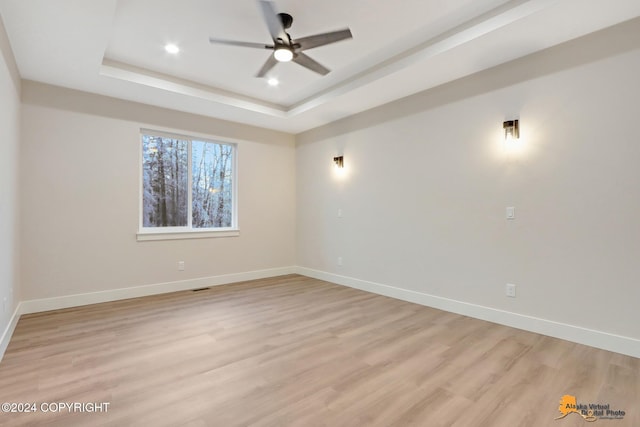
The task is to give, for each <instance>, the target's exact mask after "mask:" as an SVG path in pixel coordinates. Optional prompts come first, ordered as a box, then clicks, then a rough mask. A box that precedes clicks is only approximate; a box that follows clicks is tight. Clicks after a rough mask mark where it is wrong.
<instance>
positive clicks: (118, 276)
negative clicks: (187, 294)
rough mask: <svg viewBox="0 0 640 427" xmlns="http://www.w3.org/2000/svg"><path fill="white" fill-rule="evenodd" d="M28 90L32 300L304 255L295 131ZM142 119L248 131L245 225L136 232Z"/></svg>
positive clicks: (26, 198) (220, 133) (25, 120)
mask: <svg viewBox="0 0 640 427" xmlns="http://www.w3.org/2000/svg"><path fill="white" fill-rule="evenodd" d="M22 99H23V106H22V146H21V167H22V175H21V179H22V181H21V192H20V193H21V206H22V224H23V226H22V231H21V250H22V252H21V254H22V292H23V300H32V299H38V298H50V297H58V296H65V295H73V294H84V293H90V292H96V291H108V290H112V289H118V288H128V287H134V286H141V285H149V284H157V283H165V282H173V281H180V280H190V279H198V278H205V277H212V276H219V275H224V274H233V273H244V272H251V271H258V270H265V269H272V268H280V267H289V266H292V265H294V262H295V253H294V250H295V247H294V244H295V242H294V240H295V239H294V232H295V202H294V196H295V191H294V188H295V183H294V178H295V164H294V162H295V151H294V150H295V147H294V141H293V137H292V136H290V135H287V134H283V133H278V132H273V131H268V130H264V129H258V128H252V127H250V126H244V125H239V124H234V123H230V122H224V121H221V120H215V119H210V118H205V117H199V116H194V115H190V114H186V113H179V112H176V111H171V110H165V109H161V108H156V107H150V106H145V105H142V104H136V103H132V102H127V101H121V100H116V99H112V98H107V97H102V96H97V95H90V94H87V93H82V92H77V91H72V90H66V89H62V88H57V87H53V86H48V85H44V84H39V83H34V82H24V83H23V96H22ZM141 127H144V128H151V129H160V130H173V131H176V132H180V133H183V134H194V133H195V134H197V135H210V136H212V137H220V138H232V139H233V140H240V141H239V143H238V157H239V166H238V185H239V202H238V203H239V205H238V206H239V211H238V212H239V225H240V230H241V235H240V237H229V238H212V239H192V240H172V241H150V242H138V241H136V231H137V227H138V218H139V212H138V209H139V175H140V165H139V149H140V145H139V144H140V142H139V132H140V128H141ZM178 261H185V264H186V270H185V271H182V272H179V271H178V270H177V262H178Z"/></svg>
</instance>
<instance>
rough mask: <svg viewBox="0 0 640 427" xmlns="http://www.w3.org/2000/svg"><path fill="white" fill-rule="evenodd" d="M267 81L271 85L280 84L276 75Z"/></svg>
mask: <svg viewBox="0 0 640 427" xmlns="http://www.w3.org/2000/svg"><path fill="white" fill-rule="evenodd" d="M267 83H268V84H269V86H278V85H279V84H280V82H279V81H278V79H276V78H275V77H271V78H270V79H269V80H267Z"/></svg>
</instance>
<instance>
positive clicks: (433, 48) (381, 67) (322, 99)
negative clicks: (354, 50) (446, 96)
mask: <svg viewBox="0 0 640 427" xmlns="http://www.w3.org/2000/svg"><path fill="white" fill-rule="evenodd" d="M557 1H558V0H511V1H509V2H507V3H504V4H503V5H500V6H498V7H496V8H494V9H492V10H490V11H488V12H486V13H484V14H482V15H480V16H478V17H475V18H474V19H471V20H469V21H467V22H465V23H463V24H461V25H459V26H457V27H455V28H452V29H451V30H448V31H446V32H444V33H442V34H440V35H438V36H436V37H433V38H431V39H429V40H427V41H425V42H423V43H421V44H419V45H417V46H414V47H412V48H409V49H407V50H405V51H403V52H401V53H399V54H397V55H395V56H393V57H392V58H389V59H387V60H385V61H383V62H381V63H379V64H377V65H375V66H373V67H371V68H369V69H367V70H364V71H362V72H360V73H358V74H356V75H354V76H352V77H349V78H347V79H345V80H343V81H342V82H340V83H338V84H336V85H333V86H332V87H329V88H327V89H324V90H321V91H319V92H317V93H316V94H314V95H312V96H310V97H308V98H306V99H304V100H302V101H300V102H297V103H294V104H292V105H289V106H287V105H279V104H274V103H269V102H266V101H263V100H260V99H257V98H251V97H248V96H244V95H241V94H238V93H236V92H231V91H225V90H223V89H219V88H215V87H212V86H207V85H203V84H199V83H196V82H193V81H190V80H184V79H178V78H175V77H172V76H169V75H166V74H162V73H158V72H154V71H151V70H147V69H143V68H139V67H135V66H132V65H129V64H125V63H122V62H118V61H113V60H110V59H108V58H105V59H104V60H103V62H102V65H101V67H100V74H101V75H103V76H106V77H111V78H115V79H120V80H124V81H128V82H132V83H136V84H141V85H145V86H150V87H153V88H156V89H162V90H166V91H169V92H173V93H177V94H181V95H185V96H190V97H195V98H200V99H204V100H207V101H212V102H216V103H220V104H224V105H228V106H232V107H236V108H240V109H244V110H247V111H252V112H257V113H261V114H265V115H268V116H272V117H278V118H290V117H294V116H297V115H299V114H302V113H305V112H307V111H310V110H312V109H314V108H316V107H319V106H321V105H323V104H325V103H328V102H331V101H332V100H334V99H336V98H337V97H339V96H341V95H345V94H347V93H349V92H351V91H353V90H356V89H358V88H361V87H363V86H365V85H367V84H369V83H372V82H375V81H377V80H379V79H381V78H384V77H386V76H388V75H391V74H393V73H395V72H398V71H400V70H402V69H404V68H406V67H409V66H412V65H414V64H416V63H418V62H420V61H425V60H428V59H430V58H433V57H436V56H438V55H440V54H443V53H445V52H447V51H450V50H452V49H455V48H456V47H458V46H461V45H463V44H465V43H469V42H471V41H473V40H475V39H477V38H480V37H482V36H484V35H486V34H489V33H491V32H493V31H496V30H498V29H500V28H503V27H505V26H507V25H509V24H512V23H514V22H516V21H518V20H521V19H523V18H526V17H527V16H529V15H531V14H533V13H536V12H539V11H540V10H543V9H545V8H546V7H548V6H549V5H551V4H552V3H555V2H557Z"/></svg>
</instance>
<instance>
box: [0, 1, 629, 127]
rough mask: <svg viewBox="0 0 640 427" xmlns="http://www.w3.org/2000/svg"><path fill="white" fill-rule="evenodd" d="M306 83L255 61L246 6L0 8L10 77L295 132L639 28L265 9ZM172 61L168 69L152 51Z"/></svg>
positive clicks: (586, 5) (532, 18)
mask: <svg viewBox="0 0 640 427" xmlns="http://www.w3.org/2000/svg"><path fill="white" fill-rule="evenodd" d="M276 9H277V10H278V11H279V12H287V13H289V14H291V15H292V16H293V18H294V22H293V25H292V27H291V28H290V30H289V33H290V34H291V36H292V38H294V39H295V38H300V37H304V36H308V35H313V34H316V33H321V32H325V31H331V30H338V29H342V28H345V27H349V28H350V29H351V31H352V33H353V39H352V40H347V41H342V42H339V43H336V44H332V45H328V46H323V47H319V48H316V49H313V50H308V51H306V53H308V54H309V56H311V57H313V58H314V59H316V60H317V61H319V62H320V63H322V64H323V65H325V66H327V67H328V68H330V69H331V70H332V72H331V73H329V74H328V75H326V76H324V77H323V76H320V75H317V74H315V73H312V72H311V71H309V70H307V69H305V68H303V67H300V66H299V65H297V64H293V63H282V64H277V65H276V67H275V68H274V69H273V71H272V73H271V75H273V76H275V77H277V78H278V79H279V80H280V82H281V83H280V85H279V86H278V87H275V88H274V87H270V86H269V85H267V83H266V79H258V78H256V77H254V75H255V74H256V72H257V71H258V69H259V68H260V67H261V66H262V64H263V63H264V61H265V60H266V59H267V56H268V55H269V52H268V51H263V50H258V49H249V48H243V47H235V46H223V45H212V44H210V43H209V42H208V38H209V37H210V36H212V37H216V38H224V39H234V40H242V41H251V42H258V43H270V41H271V40H270V36H269V33H268V31H267V28H266V25H265V24H264V22H263V20H262V16H261V13H260V9H259V7H258V4H257V2H256V0H234V1H230V0H181V1H177V0H0V15H1V16H2V19H3V21H4V24H5V27H6V29H7V33H8V35H9V40H10V42H11V46H12V48H13V50H14V54H15V57H16V62H17V64H18V68H19V70H20V74H21V76H22V77H23V78H24V79H30V80H36V81H40V82H45V83H49V84H54V85H58V86H63V87H68V88H72V89H78V90H84V91H88V92H93V93H98V94H103V95H108V96H113V97H118V98H123V99H127V100H132V101H137V102H143V103H147V104H151V105H156V106H161V107H167V108H172V109H175V110H180V111H187V112H191V113H196V114H201V115H205V116H211V117H216V118H222V119H227V120H233V121H237V122H241V123H247V124H252V125H256V126H261V127H266V128H271V129H277V130H281V131H285V132H290V133H298V132H302V131H304V130H307V129H311V128H313V127H317V126H320V125H322V124H325V123H328V122H331V121H333V120H337V119H339V118H342V117H345V116H348V115H351V114H355V113H357V112H360V111H364V110H366V109H369V108H372V107H375V106H377V105H381V104H383V103H386V102H390V101H392V100H394V99H398V98H401V97H404V96H407V95H410V94H412V93H416V92H419V91H422V90H425V89H428V88H431V87H434V86H437V85H440V84H443V83H446V82H448V81H451V80H454V79H457V78H460V77H463V76H465V75H469V74H472V73H475V72H478V71H481V70H483V69H486V68H489V67H492V66H495V65H498V64H501V63H503V62H506V61H509V60H512V59H515V58H518V57H521V56H524V55H527V54H530V53H533V52H536V51H538V50H541V49H544V48H547V47H550V46H553V45H555V44H558V43H562V42H564V41H567V40H570V39H572V38H576V37H579V36H581V35H584V34H587V33H590V32H593V31H597V30H599V29H602V28H605V27H608V26H611V25H614V24H617V23H619V22H622V21H626V20H629V19H632V18H634V17H637V16H639V15H640V1H638V0H615V1H603V0H509V1H506V0H398V1H395V2H391V1H388V0H322V1H318V0H277V1H276ZM169 42H171V43H175V44H177V45H178V46H179V47H180V49H181V51H180V53H179V54H178V55H175V56H172V55H170V54H167V53H166V52H165V51H164V45H165V44H166V43H169Z"/></svg>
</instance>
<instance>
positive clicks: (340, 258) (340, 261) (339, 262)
mask: <svg viewBox="0 0 640 427" xmlns="http://www.w3.org/2000/svg"><path fill="white" fill-rule="evenodd" d="M338 265H342V257H341V256H339V257H338Z"/></svg>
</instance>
